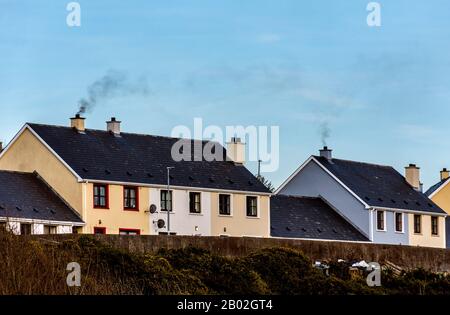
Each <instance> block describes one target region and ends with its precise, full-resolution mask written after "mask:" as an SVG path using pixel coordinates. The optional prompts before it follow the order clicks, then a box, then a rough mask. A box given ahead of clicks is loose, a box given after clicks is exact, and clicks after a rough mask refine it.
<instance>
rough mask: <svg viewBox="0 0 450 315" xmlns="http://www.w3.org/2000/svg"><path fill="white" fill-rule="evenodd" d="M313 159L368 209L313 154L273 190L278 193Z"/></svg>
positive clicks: (365, 204)
mask: <svg viewBox="0 0 450 315" xmlns="http://www.w3.org/2000/svg"><path fill="white" fill-rule="evenodd" d="M311 161H314V162H315V163H316V164H317V165H318V166H319V167H320V168H322V169H323V170H324V171H325V172H326V173H327V174H328V175H330V176H331V177H332V178H333V179H334V180H335V181H337V182H338V183H339V184H340V185H341V186H342V187H344V188H345V189H346V190H347V191H348V192H349V193H350V194H351V195H352V196H353V197H354V198H356V199H357V200H358V201H359V202H361V203H362V204H363V205H364V207H365V208H366V209H370V206H369V205H368V204H367V203H366V202H365V201H364V200H362V199H361V198H360V197H359V196H358V195H357V194H355V193H354V192H353V191H352V190H351V189H350V188H348V186H347V185H345V184H344V183H343V182H342V181H341V180H340V179H339V178H337V177H336V176H335V175H334V174H333V173H332V172H330V171H329V170H328V169H327V168H326V167H325V166H323V165H322V164H321V163H320V162H319V161H317V160H316V159H315V158H314V156H311V157H310V158H309V159H307V160H306V162H304V163H303V164H302V165H301V166H300V167H299V168H298V169H297V170H296V171H295V172H294V173H293V174H292V175H291V176H289V177H288V179H287V180H286V181H285V182H284V183H283V184H282V185H281V186H280V188H278V189H277V190H276V191H275V194H278V193H279V192H280V190H281V189H283V188H284V187H285V186H286V185H287V184H288V183H289V182H290V181H291V180H292V179H293V178H294V177H295V176H296V175H297V174H298V173H299V172H300V171H301V170H302V169H303V168H304V167H305V166H306V165H308V163H309V162H311Z"/></svg>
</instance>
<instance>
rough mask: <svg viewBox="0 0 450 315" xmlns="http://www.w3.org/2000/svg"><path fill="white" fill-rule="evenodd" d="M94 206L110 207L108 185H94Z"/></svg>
mask: <svg viewBox="0 0 450 315" xmlns="http://www.w3.org/2000/svg"><path fill="white" fill-rule="evenodd" d="M94 208H104V209H106V208H108V185H101V184H95V185H94Z"/></svg>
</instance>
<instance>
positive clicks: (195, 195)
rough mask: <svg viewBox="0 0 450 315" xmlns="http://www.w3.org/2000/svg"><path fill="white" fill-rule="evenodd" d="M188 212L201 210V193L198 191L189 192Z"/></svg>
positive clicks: (199, 211)
mask: <svg viewBox="0 0 450 315" xmlns="http://www.w3.org/2000/svg"><path fill="white" fill-rule="evenodd" d="M189 212H190V213H201V212H202V203H201V195H200V193H199V192H190V193H189Z"/></svg>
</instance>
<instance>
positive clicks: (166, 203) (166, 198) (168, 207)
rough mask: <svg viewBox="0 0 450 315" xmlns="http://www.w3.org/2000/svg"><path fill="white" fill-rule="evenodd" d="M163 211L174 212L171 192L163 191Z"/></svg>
mask: <svg viewBox="0 0 450 315" xmlns="http://www.w3.org/2000/svg"><path fill="white" fill-rule="evenodd" d="M161 211H171V212H172V211H173V209H172V191H171V190H161Z"/></svg>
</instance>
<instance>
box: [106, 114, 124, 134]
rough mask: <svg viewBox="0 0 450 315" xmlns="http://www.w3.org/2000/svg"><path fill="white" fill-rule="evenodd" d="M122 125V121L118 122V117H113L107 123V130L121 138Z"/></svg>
mask: <svg viewBox="0 0 450 315" xmlns="http://www.w3.org/2000/svg"><path fill="white" fill-rule="evenodd" d="M120 123H121V121H118V120H116V117H111V120H110V121H107V122H106V130H107V131H109V132H111V133H112V134H113V135H115V136H120Z"/></svg>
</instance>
